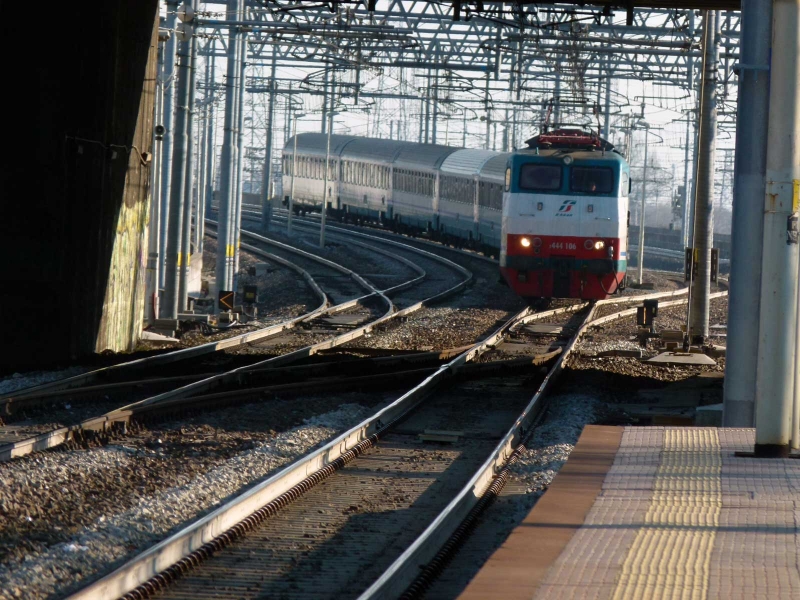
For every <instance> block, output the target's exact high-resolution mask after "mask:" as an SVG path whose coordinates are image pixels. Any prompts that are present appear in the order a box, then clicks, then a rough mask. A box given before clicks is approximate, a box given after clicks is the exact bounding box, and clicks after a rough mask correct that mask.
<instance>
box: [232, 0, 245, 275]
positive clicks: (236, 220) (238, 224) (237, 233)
mask: <svg viewBox="0 0 800 600" xmlns="http://www.w3.org/2000/svg"><path fill="white" fill-rule="evenodd" d="M242 12H244V4H243V5H242ZM246 68H247V34H242V35H241V36H240V37H239V81H238V83H239V88H238V94H237V97H238V100H237V102H236V106H237V110H238V112H237V113H236V114H237V121H236V196H235V200H236V202H235V204H234V206H235V207H236V210H235V211H234V213H233V237H232V239H231V243H232V244H233V255H232V256H231V269H230V280H229V282H228V283H229V285H230V287H229V288H228V289H229V290H236V288H237V284H238V282H239V246H240V244H241V240H240V238H241V232H242V191H243V188H244V92H245V69H246Z"/></svg>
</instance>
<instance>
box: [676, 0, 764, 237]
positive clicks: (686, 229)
mask: <svg viewBox="0 0 800 600" xmlns="http://www.w3.org/2000/svg"><path fill="white" fill-rule="evenodd" d="M767 1H769V0H767ZM691 131H692V126H691V121H690V120H689V115H688V114H687V115H686V146H685V148H684V152H683V223H682V225H681V231H682V239H683V242H682V245H683V247H684V248H686V247H688V246H689V234H690V233H691V230H692V222H691V221H690V219H689V216H690V215H691V207H690V204H691V203H690V202H689V198H690V196H689V148H690V146H691V141H692V138H691ZM691 198H692V201H694V196H691Z"/></svg>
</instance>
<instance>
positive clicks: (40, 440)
mask: <svg viewBox="0 0 800 600" xmlns="http://www.w3.org/2000/svg"><path fill="white" fill-rule="evenodd" d="M208 222H209V223H211V224H214V225H215V224H216V223H215V222H214V221H212V220H210V219H208ZM242 235H246V236H248V237H251V238H253V239H255V240H257V241H259V242H262V243H266V244H271V245H274V246H276V247H280V248H282V249H284V250H286V251H289V252H293V253H295V254H298V255H300V256H304V257H305V258H308V259H310V260H315V261H317V262H319V263H321V264H325V265H327V266H329V267H331V268H333V269H335V270H337V271H339V272H342V273H346V274H348V275H349V276H350V277H351V278H353V279H354V280H355V281H356V282H358V283H359V284H361V285H362V286H363V287H365V288H366V289H368V290H371V293H370V294H368V295H367V296H363V297H361V298H359V299H356V300H352V301H348V302H345V303H343V304H342V305H337V306H335V307H331V308H329V309H328V311H330V312H336V311H339V310H343V308H342V307H343V306H344V307H349V306H352V305H354V303H356V302H357V301H358V300H364V299H366V298H368V297H371V296H379V297H380V298H382V299H383V300H384V302H386V304H387V306H388V309H387V311H386V313H385V314H384V315H383V316H382V317H380V318H378V319H376V320H373V321H371V322H369V323H367V324H366V325H363V326H361V327H358V328H356V329H354V330H352V331H349V332H347V333H344V334H341V335H338V336H335V337H333V338H329V339H328V340H325V341H322V342H319V343H317V344H312V345H309V346H305V347H303V348H300V349H298V350H295V351H293V352H289V353H286V354H283V355H280V356H276V357H273V358H269V359H265V360H263V361H259V362H256V363H253V364H251V365H247V366H243V367H238V368H236V369H233V370H230V371H227V372H225V373H220V374H216V375H212V376H210V377H206V378H204V379H200V380H199V381H194V382H192V383H189V384H187V385H184V386H181V387H178V388H176V389H174V390H170V391H167V392H163V393H161V394H157V395H155V396H152V397H150V398H145V399H143V400H139V401H138V402H134V403H131V404H128V405H125V406H122V407H120V408H118V409H115V410H113V411H110V412H108V413H105V414H104V415H101V416H98V417H93V418H89V419H84V420H83V421H81V422H80V423H77V424H75V425H69V426H65V427H60V428H58V429H54V430H52V431H49V432H46V433H42V434H39V435H36V436H32V437H30V438H26V439H24V440H19V441H16V442H14V443H12V444H7V445H5V446H2V447H0V462H2V461H7V460H11V459H12V458H17V457H20V456H24V455H26V454H30V453H31V452H36V451H40V450H46V449H48V448H53V447H55V446H59V445H61V444H63V443H65V442H66V441H68V440H69V439H71V438H73V437H75V436H76V435H78V434H83V433H84V432H91V431H100V432H104V431H107V430H109V429H110V428H112V427H114V426H116V425H115V424H124V423H127V422H128V421H129V420H130V417H131V414H132V413H131V410H132V409H134V408H136V407H139V406H147V405H151V404H158V403H161V402H165V401H167V400H172V399H176V398H181V397H186V396H189V395H192V394H196V393H198V392H202V391H205V390H208V389H209V388H212V387H216V386H219V385H223V384H231V383H241V382H242V380H243V379H244V378H245V377H246V375H247V373H248V372H250V371H256V370H261V369H264V368H269V367H275V366H278V365H283V364H288V363H290V362H294V361H296V360H299V359H301V358H306V357H309V356H312V355H313V354H316V353H317V352H319V351H320V350H325V349H329V348H334V347H336V346H340V345H342V344H345V343H347V342H350V341H352V340H354V339H357V338H359V337H361V336H363V335H365V334H366V333H369V332H371V331H373V330H374V329H375V328H376V327H378V326H380V325H383V324H385V323H387V322H388V321H390V320H393V319H398V318H401V317H404V316H407V315H409V314H411V313H413V312H416V311H417V310H420V309H421V308H423V307H425V306H428V305H429V304H432V303H434V302H437V301H439V300H442V299H444V298H447V297H449V296H451V295H453V294H455V293H458V292H459V291H461V290H462V289H464V288H465V287H466V286H467V285H468V284H469V283H470V282H471V281H472V273H471V272H470V271H469V270H467V269H465V268H463V267H461V266H460V265H457V264H455V263H453V262H452V261H448V260H447V259H445V258H440V257H436V256H435V255H432V254H430V253H428V252H425V251H424V250H419V249H414V248H411V247H409V246H407V248H409V249H411V250H413V251H415V252H417V253H422V254H426V255H428V256H430V257H432V258H434V259H436V260H438V261H439V262H443V263H446V264H449V265H452V266H453V267H454V268H455V269H456V270H457V271H459V272H460V273H462V274H464V275H465V276H466V278H465V279H464V280H462V281H461V282H459V283H457V284H456V285H454V286H452V287H450V288H448V289H446V290H444V291H443V292H440V293H439V294H436V295H435V296H432V297H430V298H426V299H425V300H422V301H419V302H417V303H415V304H413V305H411V306H408V307H406V308H404V309H402V310H397V309H396V307H395V306H394V303H393V302H392V301H391V300H390V299H389V298H388V297H387V296H386V294H387V293H391V292H393V291H399V290H401V289H405V288H407V287H409V286H411V285H414V284H416V283H418V282H420V281H421V280H422V279H424V277H425V275H424V270H422V269H419V268H418V267H417V269H416V270H417V271H418V272H420V271H421V272H422V273H423V275H419V276H418V277H416V278H415V279H413V280H410V281H406V282H403V283H401V284H398V285H396V286H393V287H390V288H388V289H386V290H378V289H377V288H376V287H374V286H373V285H372V284H371V283H369V282H368V281H367V280H365V279H364V278H363V277H361V276H360V275H358V274H357V273H355V272H354V271H351V270H349V269H347V268H346V267H343V266H341V265H338V264H336V263H334V262H332V261H329V260H327V259H325V258H322V257H319V256H317V255H315V254H312V253H309V252H306V251H304V250H300V249H299V248H294V247H293V246H290V245H288V244H283V243H281V242H278V241H276V240H270V239H268V238H265V237H263V236H260V235H258V234H255V233H252V232H248V231H244V230H243V231H242ZM252 250H258V249H257V248H252ZM403 261H405V262H406V263H410V261H407V259H403ZM301 320H304V318H303V319H301Z"/></svg>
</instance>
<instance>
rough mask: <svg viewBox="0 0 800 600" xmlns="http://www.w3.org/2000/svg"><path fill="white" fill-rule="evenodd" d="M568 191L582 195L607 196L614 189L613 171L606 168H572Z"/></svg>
mask: <svg viewBox="0 0 800 600" xmlns="http://www.w3.org/2000/svg"><path fill="white" fill-rule="evenodd" d="M569 189H570V191H572V192H581V193H584V194H609V193H611V192H612V191H613V189H614V171H612V170H611V169H608V168H606V167H572V173H571V174H570V178H569Z"/></svg>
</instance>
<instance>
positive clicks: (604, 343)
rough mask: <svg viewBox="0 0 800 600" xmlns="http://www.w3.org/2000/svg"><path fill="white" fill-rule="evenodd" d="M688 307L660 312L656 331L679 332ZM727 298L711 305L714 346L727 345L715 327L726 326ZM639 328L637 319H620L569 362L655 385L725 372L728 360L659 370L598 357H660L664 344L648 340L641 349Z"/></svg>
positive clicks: (589, 337)
mask: <svg viewBox="0 0 800 600" xmlns="http://www.w3.org/2000/svg"><path fill="white" fill-rule="evenodd" d="M686 310H687V309H686V305H683V306H672V307H668V308H660V309H659V311H658V316H657V317H656V321H655V324H656V330H657V331H659V330H664V329H673V330H679V329H681V327H682V326H684V325H685V323H686ZM727 319H728V298H727V297H723V298H717V299H715V300H712V301H711V310H710V313H709V323H710V324H711V325H712V329H711V333H712V336H711V338H710V340H709V342H710V343H711V344H714V345H722V346H724V345H725V338H724V337H722V336H715V335H714V332H715V331H718V330H717V329H715V328H713V326H714V325H723V326H725V325H727ZM637 331H638V327H637V325H636V315H632V316H629V317H625V318H623V319H618V320H616V321H612V322H610V323H606V324H604V325H601V326H599V327H596V328H593V329H591V330H590V331H589V332H587V333H586V335H585V336H584V337H583V338H582V339H581V341H580V342H579V344H578V345H577V348H576V349H577V351H578V354H577V355H575V357H574V358H573V359H572V360H571V361H570V363H569V366H570V368H571V369H574V370H589V371H599V372H605V373H614V374H618V375H625V376H629V377H635V378H644V379H650V380H653V381H679V380H681V379H686V378H688V377H692V376H694V375H697V374H699V373H704V372H709V371H716V372H722V371H724V370H725V358H724V357H721V358H718V359H717V361H716V362H717V364H716V365H709V366H656V365H654V364H652V363H647V362H643V360H640V359H638V358H635V357H624V356H613V357H595V355H596V354H597V353H599V352H606V351H610V350H641V352H642V359H648V358H652V357H654V356H656V355H657V354H658V353H659V347H660V345H661V341H660V340H658V339H653V340H649V341H648V343H647V346H646V347H644V348H643V347H641V346H640V345H639V342H638V340H637V339H636V335H637Z"/></svg>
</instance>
